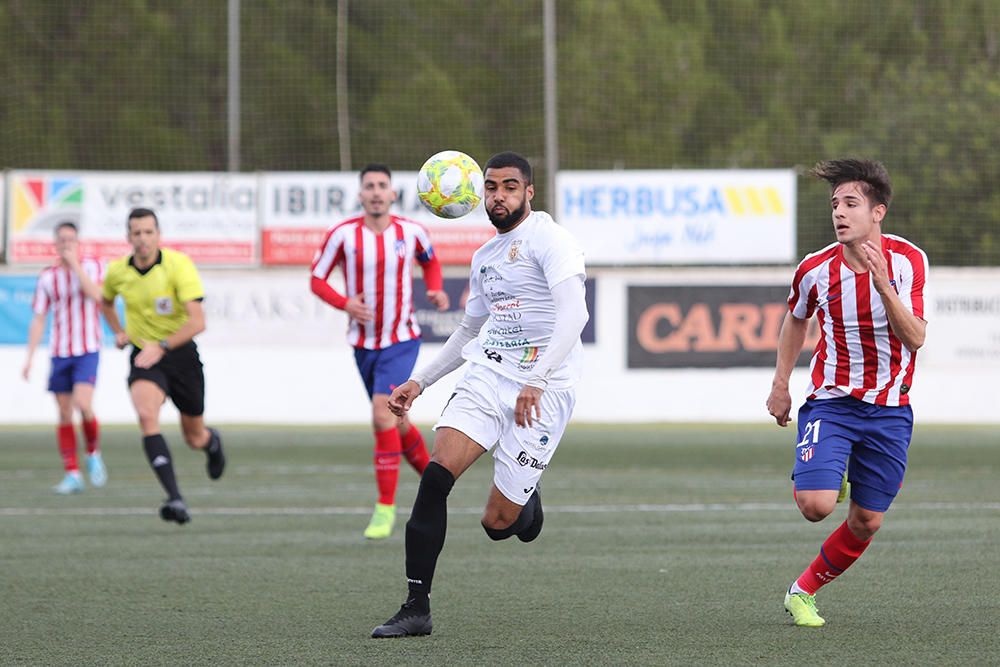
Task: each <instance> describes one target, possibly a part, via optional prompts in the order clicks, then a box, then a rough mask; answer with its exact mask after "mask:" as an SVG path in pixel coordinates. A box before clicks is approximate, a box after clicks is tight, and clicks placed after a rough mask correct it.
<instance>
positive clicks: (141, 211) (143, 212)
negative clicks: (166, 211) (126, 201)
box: [125, 208, 160, 232]
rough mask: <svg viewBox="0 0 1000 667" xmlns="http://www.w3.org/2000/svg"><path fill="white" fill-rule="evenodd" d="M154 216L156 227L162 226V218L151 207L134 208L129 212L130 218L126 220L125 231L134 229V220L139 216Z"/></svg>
mask: <svg viewBox="0 0 1000 667" xmlns="http://www.w3.org/2000/svg"><path fill="white" fill-rule="evenodd" d="M149 217H152V218H153V222H154V223H156V228H157V229H159V228H160V219H159V218H157V217H156V213H155V212H154V211H153V209H151V208H134V209H132V210H131V211H129V213H128V220H126V221H125V231H127V232H130V231H132V221H133V220H135V219H137V218H149Z"/></svg>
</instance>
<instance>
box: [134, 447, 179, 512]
mask: <svg viewBox="0 0 1000 667" xmlns="http://www.w3.org/2000/svg"><path fill="white" fill-rule="evenodd" d="M142 448H143V449H145V450H146V458H147V459H149V465H150V466H151V467H152V468H153V472H155V473H156V477H157V478H158V479H159V480H160V486H162V487H163V490H164V491H166V492H167V496H168V497H169V498H170V500H180V497H181V492H180V491H179V490H178V489H177V478H176V477H174V464H173V462H172V461H171V460H170V448H169V447H167V441H166V440H164V439H163V436H162V435H161V434H159V433H157V434H156V435H147V436H145V437H144V438H143V439H142Z"/></svg>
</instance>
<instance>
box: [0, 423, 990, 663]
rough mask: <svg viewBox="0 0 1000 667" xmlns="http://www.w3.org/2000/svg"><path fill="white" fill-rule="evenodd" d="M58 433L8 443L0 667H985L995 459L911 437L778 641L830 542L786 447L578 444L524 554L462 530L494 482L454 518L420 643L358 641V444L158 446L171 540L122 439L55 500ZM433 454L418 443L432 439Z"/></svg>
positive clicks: (772, 436)
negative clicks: (96, 471) (173, 497)
mask: <svg viewBox="0 0 1000 667" xmlns="http://www.w3.org/2000/svg"><path fill="white" fill-rule="evenodd" d="M53 430H54V429H52V428H12V427H5V428H4V430H3V432H2V433H0V568H2V570H0V571H2V575H0V637H2V638H0V664H3V665H133V664H135V665H213V666H218V665H381V664H386V665H401V664H419V665H424V666H430V665H434V666H436V665H527V664H532V665H539V664H545V665H563V664H567V665H568V664H601V665H622V664H637V665H638V664H650V665H667V664H677V665H705V664H718V665H737V664H767V665H778V664H788V665H802V664H817V665H822V664H844V665H850V664H872V663H874V662H880V663H884V664H963V665H968V664H997V663H998V662H1000V627H998V625H1000V603H998V600H1000V576H998V574H997V568H998V565H1000V560H998V554H1000V441H998V439H997V435H996V429H995V427H971V426H970V427H919V426H918V430H917V432H916V434H915V437H914V442H913V445H912V447H911V449H910V467H909V472H908V475H907V480H906V484H905V486H904V488H903V490H902V492H901V494H900V496H899V497H898V499H897V501H896V504H895V505H894V506H893V508H892V509H891V510H890V512H889V513H888V515H887V517H886V521H885V524H884V525H883V528H882V531H881V532H880V533H879V535H878V536H877V537H876V538H875V542H874V543H873V545H872V547H871V548H870V549H869V550H868V552H867V553H866V554H865V555H864V556H863V557H862V559H861V560H859V561H858V563H857V564H856V565H855V566H854V567H853V568H852V569H851V570H850V571H849V572H848V573H847V574H845V575H844V576H843V577H842V578H841V579H839V580H838V581H836V582H834V583H833V584H831V585H830V586H828V587H826V588H825V589H823V590H822V591H821V592H820V594H819V596H818V598H817V599H818V603H819V607H820V612H821V613H822V614H823V615H824V616H825V617H826V619H827V625H826V627H824V628H821V629H805V628H795V627H793V626H791V625H790V619H789V617H788V616H787V615H786V614H785V612H784V609H783V608H782V596H783V593H784V589H785V588H786V587H787V586H788V584H789V583H790V581H791V580H792V579H793V578H794V577H795V576H796V575H798V573H799V572H800V571H801V570H802V568H803V567H804V566H805V565H806V564H807V563H808V562H809V561H810V560H811V559H812V558H814V557H815V555H816V553H817V551H818V548H819V545H820V543H821V542H822V541H823V539H825V537H826V535H827V534H829V533H830V532H831V531H832V530H833V529H834V528H836V526H837V525H838V524H839V523H840V521H842V520H843V515H844V511H845V510H844V509H843V508H839V510H838V513H837V514H836V515H835V516H832V517H830V518H829V519H827V520H826V521H824V522H822V523H820V524H810V523H808V522H806V521H805V520H804V519H802V517H801V516H799V514H798V512H797V511H796V510H795V508H794V505H793V502H792V499H791V493H790V486H789V481H788V471H789V466H790V464H791V456H792V445H793V443H792V440H793V432H792V431H790V430H782V429H778V428H777V427H766V426H745V425H744V426H681V425H649V426H627V427H626V426H610V425H607V426H603V425H602V426H586V425H581V426H574V427H572V428H571V430H570V431H569V433H568V434H567V437H566V438H565V439H564V441H563V443H562V444H561V446H560V449H559V452H558V453H557V454H556V456H555V459H554V461H553V464H552V466H551V467H550V469H549V470H548V471H547V472H546V474H545V483H544V504H545V508H546V523H545V530H544V531H543V532H542V534H541V536H540V537H539V539H538V540H537V541H536V542H534V543H532V544H529V545H525V544H522V543H520V542H518V541H517V540H508V541H506V542H500V543H494V542H491V541H490V540H489V539H488V538H487V537H486V536H485V534H484V533H483V531H482V528H481V527H480V526H479V513H480V511H481V509H482V506H483V503H484V502H485V499H486V495H487V490H488V487H489V481H490V479H491V476H492V465H491V459H490V458H489V457H483V458H482V459H480V461H479V462H478V463H477V464H476V465H474V466H473V467H472V469H471V470H470V471H469V472H468V473H467V474H466V475H465V476H464V477H463V478H462V479H460V480H459V481H458V483H457V485H456V487H455V490H454V491H453V493H452V495H451V497H450V499H449V507H450V510H451V511H450V515H449V523H448V538H447V541H446V543H445V548H444V552H443V553H442V555H441V558H440V560H439V562H438V570H437V576H436V580H435V586H434V595H433V598H432V607H433V613H434V623H435V626H434V634H433V635H432V636H430V637H423V638H414V639H406V640H380V641H376V640H372V639H370V638H369V633H370V632H371V629H372V628H373V627H374V626H375V625H378V624H379V623H381V622H382V621H384V620H385V619H386V618H388V617H389V616H390V615H392V614H393V613H394V612H395V611H396V609H397V608H398V605H399V604H400V602H401V601H402V599H403V595H404V592H405V585H404V582H403V573H402V569H403V532H404V530H403V525H404V523H405V520H406V518H407V516H408V510H409V505H410V503H411V502H412V499H413V496H414V494H415V492H416V488H417V478H416V475H415V474H414V473H413V472H412V471H411V470H409V469H404V470H402V471H401V475H400V488H399V495H398V503H399V505H400V512H399V517H398V520H397V530H396V533H395V534H394V535H393V537H392V538H390V539H389V540H386V541H382V542H377V543H373V542H366V541H365V540H364V539H363V538H362V536H361V532H362V530H363V529H364V527H365V525H366V523H367V520H368V517H369V513H370V511H371V507H372V505H373V503H374V500H375V497H374V482H373V476H372V471H371V463H370V461H371V434H370V432H369V430H368V429H367V428H363V427H356V428H332V427H331V428H279V427H267V428H259V427H237V426H230V427H225V428H223V436H224V439H225V443H226V448H227V454H228V458H229V467H228V469H227V471H226V475H225V477H224V478H223V479H222V480H221V481H220V482H215V483H213V482H210V481H209V480H208V478H207V476H206V474H205V470H204V457H203V456H202V455H201V454H200V453H197V452H190V451H187V448H186V447H185V446H184V445H183V443H182V442H181V439H180V437H179V436H178V434H177V432H176V430H174V429H170V430H167V431H166V435H167V437H168V440H169V441H170V443H171V446H172V448H173V452H174V455H175V456H174V458H175V461H176V466H177V469H178V477H179V480H180V484H181V489H182V491H183V492H184V494H185V496H186V499H187V501H188V504H189V505H190V507H191V512H192V515H193V521H192V523H190V524H189V525H187V526H176V525H174V524H167V523H164V522H163V521H161V520H160V519H159V517H158V516H157V512H156V510H157V507H158V504H159V502H160V499H161V497H162V496H161V492H160V489H159V487H158V485H157V483H156V481H155V479H154V477H153V474H152V472H151V471H150V470H149V468H148V465H147V463H146V461H145V458H144V456H143V454H142V448H141V444H140V440H139V437H138V435H137V430H136V429H135V428H134V427H110V428H107V429H106V430H105V433H104V449H105V460H106V461H107V464H108V468H109V472H110V482H109V484H108V486H107V487H105V488H103V489H91V488H88V489H87V491H86V492H85V493H83V494H82V495H79V496H75V497H70V498H62V497H57V496H54V495H53V494H52V493H51V492H50V488H51V486H52V485H53V484H55V483H56V482H57V481H58V479H59V476H60V470H59V463H58V455H57V453H56V447H55V444H54V442H53V441H54V433H53ZM425 431H426V429H425Z"/></svg>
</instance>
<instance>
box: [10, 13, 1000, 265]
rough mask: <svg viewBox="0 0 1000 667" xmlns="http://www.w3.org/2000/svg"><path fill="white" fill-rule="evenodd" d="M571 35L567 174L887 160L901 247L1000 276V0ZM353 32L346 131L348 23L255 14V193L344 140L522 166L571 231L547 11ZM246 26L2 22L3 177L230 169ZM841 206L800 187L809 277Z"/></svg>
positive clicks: (362, 157) (561, 55)
mask: <svg viewBox="0 0 1000 667" xmlns="http://www.w3.org/2000/svg"><path fill="white" fill-rule="evenodd" d="M557 14H558V20H557V23H558V25H557V33H558V40H557V57H558V61H557V69H558V99H559V140H560V155H559V162H560V164H561V166H562V168H565V169H609V168H631V169H637V168H653V169H664V168H789V167H794V168H797V169H799V170H800V171H801V172H804V171H805V170H806V169H808V168H809V167H810V166H811V165H812V164H814V163H815V162H817V161H819V160H821V159H827V158H831V157H837V156H843V155H863V156H870V157H874V158H877V159H880V160H882V161H883V162H885V163H886V165H887V166H888V167H889V169H890V173H891V174H892V176H893V179H894V182H895V187H896V191H897V194H898V197H897V199H896V201H895V203H894V204H893V207H892V210H891V212H890V215H889V218H888V219H887V231H892V232H894V233H898V234H901V235H903V236H906V237H908V238H910V239H911V240H913V241H915V242H917V243H918V244H920V245H922V246H923V247H924V248H925V249H926V250H927V252H928V255H929V256H930V259H931V262H932V264H937V265H941V264H955V265H968V264H986V265H1000V238H998V237H1000V194H998V191H997V187H996V184H997V183H998V182H1000V156H998V153H997V151H996V149H995V147H996V146H998V145H1000V123H998V122H997V109H1000V4H998V3H997V2H996V1H995V0H952V1H948V0H921V1H919V2H915V1H913V0H882V1H881V2H878V3H871V2H868V1H866V0H842V1H834V0H816V1H815V2H801V1H800V0H690V1H688V2H683V3H677V2H673V1H670V0H619V1H617V2H602V1H599V0H579V1H578V2H565V1H563V2H558V3H557ZM348 18H349V25H348V30H347V34H348V42H347V79H348V81H347V88H348V99H347V100H346V104H345V105H344V106H346V108H347V109H348V112H347V114H348V118H346V119H339V118H338V111H339V109H338V99H337V88H336V85H337V78H336V77H337V68H336V62H337V43H336V39H337V34H338V31H337V20H338V19H337V3H335V2H315V1H312V0H284V1H279V0H253V1H247V2H243V3H242V10H241V33H242V49H241V69H242V77H241V82H242V83H241V85H242V95H241V99H240V102H241V107H242V113H241V125H242V133H241V145H242V154H241V159H242V162H241V166H242V168H243V169H244V170H247V171H253V170H268V169H271V170H282V169H307V170H325V169H339V168H340V153H341V145H340V139H339V122H340V121H341V120H346V124H347V125H348V126H349V131H350V160H351V163H352V166H353V167H354V168H356V167H358V166H360V165H361V164H363V163H365V162H368V161H371V160H378V161H383V162H387V163H389V164H390V165H391V166H392V167H393V168H395V169H415V168H416V167H417V166H418V165H419V164H420V163H421V162H422V161H423V160H424V159H426V157H428V156H429V155H431V154H432V153H434V152H437V151H439V150H444V149H447V148H453V149H459V150H463V151H465V152H467V153H470V154H471V155H473V156H474V157H476V158H477V159H478V160H480V161H485V160H486V159H487V158H488V157H489V156H490V155H491V154H492V153H494V152H497V151H500V150H507V149H514V150H518V151H520V152H522V153H524V154H526V155H527V156H528V157H529V158H530V159H532V160H533V161H534V162H535V163H536V165H537V166H538V167H539V172H540V173H539V177H540V178H539V179H538V181H539V182H538V185H539V187H538V194H539V203H540V204H541V205H542V206H543V207H546V206H547V207H549V208H551V202H550V201H547V198H548V194H549V193H546V192H544V188H543V187H542V186H543V185H544V178H542V177H543V174H542V173H541V169H542V168H543V167H544V159H545V154H544V135H543V112H544V108H543V106H544V105H543V99H544V92H545V91H544V80H543V76H542V74H543V66H542V54H543V48H542V47H543V43H542V42H543V31H542V5H541V1H540V0H535V1H533V2H524V1H521V0H497V1H495V2H491V3H479V2H473V1H471V0H435V1H434V2H426V1H425V0H415V1H414V2H405V3H404V2H398V1H395V0H368V1H366V2H361V1H359V0H353V1H351V2H349V15H348ZM226 24H227V17H226V3H223V2H215V3H205V2H203V1H197V0H170V1H168V0H106V1H104V2H100V3H79V2H71V1H70V0H50V1H48V2H35V1H32V0H8V1H7V2H5V3H3V4H0V56H2V57H0V74H2V76H3V79H2V80H3V82H4V83H3V86H2V88H0V166H5V167H19V168H31V167H34V168H80V169H151V170H219V169H224V168H226V165H227V146H228V143H227V126H226V117H227V106H226V105H227V100H226V82H227V57H226V35H227V33H226ZM342 102H343V101H342ZM345 148H346V147H345ZM826 199H827V197H826V192H825V190H824V188H822V187H819V185H817V184H815V183H811V182H803V183H802V184H801V186H800V204H799V212H798V213H799V216H798V220H799V239H798V242H799V243H798V245H799V251H800V254H802V253H805V252H807V251H811V250H813V249H815V248H817V247H819V246H822V245H825V244H826V243H828V242H830V241H831V240H832V235H831V233H830V224H829V221H828V220H829V213H828V211H827V210H826Z"/></svg>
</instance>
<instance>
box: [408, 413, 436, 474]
mask: <svg viewBox="0 0 1000 667" xmlns="http://www.w3.org/2000/svg"><path fill="white" fill-rule="evenodd" d="M402 437H403V456H405V457H406V461H407V462H408V463H409V464H410V466H411V467H412V468H413V469H414V470H416V471H417V474H418V475H423V474H424V469H425V468H427V464H428V463H430V462H431V457H430V455H429V454H428V453H427V445H426V444H425V443H424V436H423V435H421V433H420V429H419V428H417V427H416V426H414V425H413V424H410V428H409V430H408V431H407V432H406V433H403V434H402Z"/></svg>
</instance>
